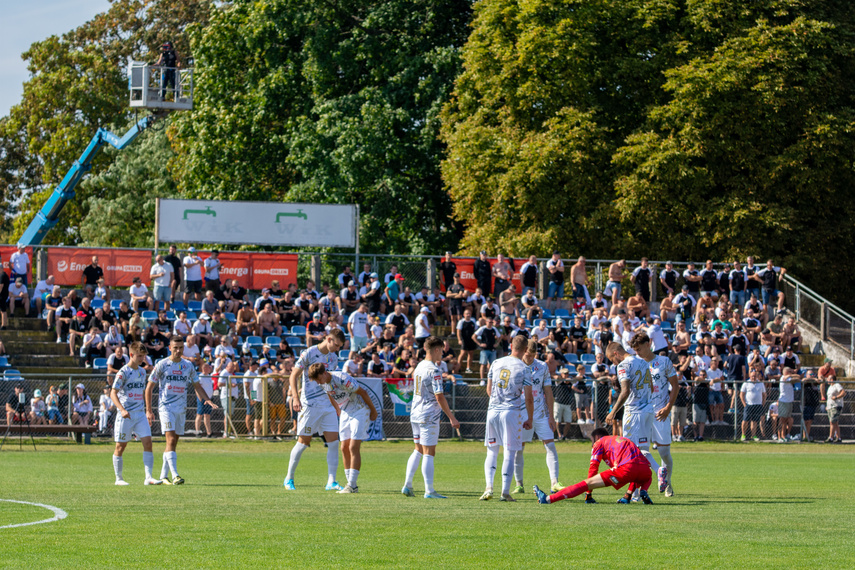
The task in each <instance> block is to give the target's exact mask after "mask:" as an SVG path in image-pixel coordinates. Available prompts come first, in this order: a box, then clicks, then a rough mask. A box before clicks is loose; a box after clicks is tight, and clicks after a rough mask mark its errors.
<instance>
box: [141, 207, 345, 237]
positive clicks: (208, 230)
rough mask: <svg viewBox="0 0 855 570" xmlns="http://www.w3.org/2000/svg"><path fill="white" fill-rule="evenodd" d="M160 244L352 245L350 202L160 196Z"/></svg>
mask: <svg viewBox="0 0 855 570" xmlns="http://www.w3.org/2000/svg"><path fill="white" fill-rule="evenodd" d="M157 227H158V238H159V239H160V241H161V243H162V242H183V243H232V244H242V245H243V244H254V245H281V246H317V247H355V246H356V206H353V205H331V204H297V203H283V202H232V201H228V202H226V201H216V200H161V201H160V208H159V210H158V226H157Z"/></svg>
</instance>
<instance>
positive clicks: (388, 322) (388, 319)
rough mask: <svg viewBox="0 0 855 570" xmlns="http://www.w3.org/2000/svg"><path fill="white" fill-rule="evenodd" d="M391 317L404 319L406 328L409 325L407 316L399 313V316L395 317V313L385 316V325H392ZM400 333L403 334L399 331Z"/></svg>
mask: <svg viewBox="0 0 855 570" xmlns="http://www.w3.org/2000/svg"><path fill="white" fill-rule="evenodd" d="M392 317H404V326H407V325H409V324H410V319H408V318H407V315H405V314H404V313H401V314H400V315H396V314H395V313H389V314H388V315H386V324H387V325H391V324H392ZM401 332H403V331H401Z"/></svg>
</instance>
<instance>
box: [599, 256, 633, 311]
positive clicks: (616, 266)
mask: <svg viewBox="0 0 855 570" xmlns="http://www.w3.org/2000/svg"><path fill="white" fill-rule="evenodd" d="M628 276H629V274H628V273H627V272H626V260H625V259H621V260H620V261H615V262H614V263H612V264H611V265H609V280H608V281H606V286H605V288H604V289H603V295H605V296H606V297H611V298H612V305H615V304H617V301H618V299H619V298H620V293H621V288H622V285H621V281H623V279H624V277H628Z"/></svg>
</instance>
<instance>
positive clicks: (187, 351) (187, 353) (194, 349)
mask: <svg viewBox="0 0 855 570" xmlns="http://www.w3.org/2000/svg"><path fill="white" fill-rule="evenodd" d="M199 354H201V353H200V352H199V345H198V344H194V345H193V346H190V345H189V344H185V345H184V352H183V353H182V356H183V357H184V358H186V359H187V360H193V359H194V358H196V357H197V356H199ZM208 397H209V398H210V397H211V393H210V392H208Z"/></svg>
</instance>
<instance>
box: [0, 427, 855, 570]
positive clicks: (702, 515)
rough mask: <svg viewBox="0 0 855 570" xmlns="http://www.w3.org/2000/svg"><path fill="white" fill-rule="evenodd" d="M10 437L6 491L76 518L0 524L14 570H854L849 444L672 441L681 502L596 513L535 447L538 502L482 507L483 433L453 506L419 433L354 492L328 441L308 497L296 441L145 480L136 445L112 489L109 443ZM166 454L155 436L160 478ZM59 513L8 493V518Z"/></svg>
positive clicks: (309, 463)
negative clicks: (433, 492)
mask: <svg viewBox="0 0 855 570" xmlns="http://www.w3.org/2000/svg"><path fill="white" fill-rule="evenodd" d="M14 443H15V445H14V447H6V448H5V449H4V450H3V452H2V453H0V489H2V490H0V499H12V500H18V501H30V502H34V503H45V504H49V505H54V506H56V507H59V508H61V509H63V510H65V511H66V512H67V513H68V517H67V518H66V519H64V520H60V521H56V522H50V523H46V524H40V525H34V526H27V527H19V528H4V529H0V567H4V568H6V567H8V568H13V567H14V568H102V567H103V568H108V567H109V568H216V567H257V568H269V567H277V568H286V567H295V568H370V567H401V568H404V567H408V568H414V567H419V568H505V567H507V568H511V567H513V568H602V567H613V568H675V567H682V568H768V567H773V566H775V567H787V568H793V567H814V566H816V565H818V564H821V565H822V566H823V567H831V568H852V567H855V549H853V541H852V534H851V533H852V531H851V529H852V528H853V526H855V514H853V513H855V498H853V493H852V491H853V488H855V454H853V453H852V450H851V448H849V447H848V446H831V445H787V446H777V445H752V444H742V445H740V444H721V443H703V444H676V445H675V447H674V461H675V473H674V478H673V484H674V488H675V492H676V495H675V496H674V497H673V498H671V499H666V498H665V497H663V496H662V495H660V494H659V493H658V492H656V490H655V489H654V488H651V496H652V497H653V500H654V502H655V504H654V505H652V506H645V505H641V504H634V505H629V506H625V505H617V504H615V501H616V500H617V498H618V497H619V496H620V495H621V493H619V492H617V491H615V490H613V489H608V490H598V491H597V492H596V493H595V497H597V498H598V499H599V501H600V502H599V504H597V505H585V504H584V503H583V502H582V500H581V498H576V499H573V500H568V501H564V502H562V503H558V504H555V505H548V506H546V505H538V504H537V503H536V501H535V499H534V496H533V495H532V494H531V492H530V487H531V485H532V484H535V483H537V484H541V485H548V483H549V480H548V475H547V471H546V465H545V459H544V457H545V456H544V452H543V447H542V446H541V445H540V444H539V443H535V444H533V445H530V446H529V449H528V451H527V452H526V477H525V484H526V488H527V494H526V495H523V496H522V497H521V498H520V500H519V502H517V503H515V504H508V503H500V502H499V501H498V500H495V499H494V500H493V501H489V502H481V501H478V497H479V496H480V494H481V492H482V491H483V488H484V480H483V477H484V476H483V464H484V448H483V446H482V445H480V444H478V443H473V442H440V445H439V451H438V454H437V461H436V488H437V490H438V491H439V492H440V493H443V494H446V495H448V496H449V499H448V500H445V501H441V500H425V499H422V498H421V493H422V492H423V481H422V479H421V472H419V473H418V474H417V475H416V479H415V491H416V493H417V495H418V497H417V498H406V497H404V496H402V495H400V490H401V486H402V483H403V477H404V469H405V464H406V460H407V457H408V455H409V453H410V452H411V450H412V444H410V443H409V442H371V443H367V444H365V446H364V452H363V469H362V472H361V474H360V479H359V491H360V492H359V494H357V495H337V494H335V493H332V492H325V491H324V490H323V485H324V484H325V483H326V460H325V457H326V456H325V453H324V448H323V444H322V443H320V442H317V441H316V442H315V443H314V444H313V445H312V448H311V449H309V450H307V451H306V452H305V453H304V454H303V457H302V461H301V463H300V466H299V468H298V470H297V477H296V483H297V491H296V492H286V491H285V490H284V489H283V487H282V480H283V478H284V475H285V471H286V468H287V464H288V454H289V452H290V450H291V447H292V445H293V444H292V443H291V442H234V441H226V442H222V441H211V440H207V441H182V442H181V444H180V445H179V449H178V466H179V471H180V472H181V475H182V476H183V477H184V478H185V479H186V481H187V483H186V484H185V485H184V486H180V487H166V486H160V487H144V486H143V485H142V479H143V470H142V448H141V446H140V445H139V444H138V443H132V444H130V445H129V446H128V450H127V451H126V453H125V457H126V459H125V479H126V480H128V481H129V482H130V483H131V484H132V485H131V486H130V487H116V486H114V485H113V470H112V463H111V459H110V455H111V452H112V445H111V444H109V445H108V444H107V443H100V444H95V445H91V446H79V445H75V444H71V443H63V444H56V443H54V444H47V443H44V444H41V445H39V450H38V452H33V451H32V448H30V450H29V451H24V452H19V451H17V449H18V447H17V442H14ZM7 445H8V444H7ZM558 449H559V457H560V461H561V481H562V482H563V483H564V484H565V485H569V484H572V483H575V482H576V481H578V480H580V479H583V478H584V477H585V475H586V473H587V466H588V459H589V452H590V445H586V444H584V443H559V444H558ZM162 451H163V442H162V441H160V442H158V441H156V442H155V471H158V470H159V469H160V461H161V453H162ZM500 462H501V458H500ZM500 465H501V463H500ZM339 472H340V475H339V481H342V480H343V479H344V475H343V473H342V472H341V467H340V471H339ZM500 485H501V481H500V474H497V476H496V487H497V488H499V487H500ZM51 516H52V514H51V513H50V512H49V511H47V510H45V509H42V508H37V507H32V506H27V505H20V504H17V503H8V502H0V526H4V525H10V524H18V523H23V522H30V521H35V520H40V519H45V518H49V517H51Z"/></svg>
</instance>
